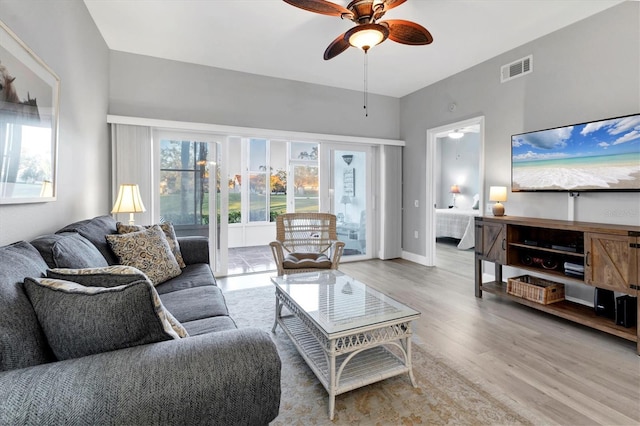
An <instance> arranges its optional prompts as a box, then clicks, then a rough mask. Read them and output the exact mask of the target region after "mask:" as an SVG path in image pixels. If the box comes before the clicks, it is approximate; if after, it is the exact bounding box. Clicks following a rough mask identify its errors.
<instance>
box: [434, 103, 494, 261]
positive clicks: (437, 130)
mask: <svg viewBox="0 0 640 426" xmlns="http://www.w3.org/2000/svg"><path fill="white" fill-rule="evenodd" d="M473 125H479V126H480V133H479V135H480V146H479V150H480V156H479V157H480V159H479V161H480V167H479V170H480V176H479V178H480V193H479V195H480V212H484V116H483V115H481V116H478V117H474V118H470V119H468V120H463V121H458V122H455V123H451V124H446V125H444V126H440V127H434V128H432V129H428V130H427V161H426V165H427V173H426V174H427V176H426V185H425V186H426V191H427V193H426V197H425V201H426V203H425V205H426V206H427V208H426V213H427V221H426V228H427V229H426V232H425V239H426V250H425V259H426V260H425V261H426V266H435V258H436V215H435V209H434V207H435V205H436V147H437V145H436V144H437V142H438V138H439V137H443V136H447V134H448V133H449V132H452V131H454V130H456V129H459V128H462V127H467V126H473Z"/></svg>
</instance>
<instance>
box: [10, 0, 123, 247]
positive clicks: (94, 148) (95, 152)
mask: <svg viewBox="0 0 640 426" xmlns="http://www.w3.org/2000/svg"><path fill="white" fill-rule="evenodd" d="M0 20H2V21H3V22H4V23H5V24H6V25H7V26H8V27H9V28H11V29H12V30H13V31H14V32H15V33H16V34H17V35H18V36H19V37H20V38H21V39H22V41H24V42H25V43H26V45H27V46H29V47H30V48H31V49H32V50H33V51H34V52H35V53H36V55H38V56H39V57H40V58H41V59H42V60H43V61H44V62H45V63H46V64H47V65H49V66H50V67H51V68H52V69H53V70H54V71H55V72H56V74H58V76H59V77H60V80H61V85H60V124H59V134H58V136H59V144H58V200H57V201H55V202H50V203H37V204H16V205H2V206H0V245H2V244H8V243H12V242H14V241H17V240H23V239H25V240H28V239H32V238H33V237H36V236H38V235H41V234H44V233H47V232H51V231H54V230H56V229H58V228H60V227H61V226H64V225H65V224H67V223H69V222H71V221H72V220H77V219H84V218H87V217H92V216H97V215H100V214H106V213H108V212H109V210H110V206H109V205H108V204H109V200H110V194H111V188H110V183H109V182H110V178H109V176H110V170H111V165H110V158H111V152H110V148H109V139H108V127H107V124H106V114H107V106H108V90H109V80H108V78H109V74H108V70H109V50H108V49H107V46H106V44H105V42H104V40H103V39H102V36H101V35H100V33H99V32H98V30H97V28H96V26H95V24H94V22H93V19H92V18H91V16H90V15H89V12H88V11H87V8H86V6H85V5H84V3H83V2H82V1H79V0H78V1H43V0H0ZM1 59H2V58H0V60H1Z"/></svg>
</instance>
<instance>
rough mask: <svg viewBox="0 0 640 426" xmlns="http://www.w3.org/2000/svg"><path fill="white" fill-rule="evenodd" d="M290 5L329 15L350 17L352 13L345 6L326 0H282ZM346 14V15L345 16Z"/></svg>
mask: <svg viewBox="0 0 640 426" xmlns="http://www.w3.org/2000/svg"><path fill="white" fill-rule="evenodd" d="M284 1H285V3H289V4H290V5H291V6H295V7H299V8H300V9H304V10H308V11H309V12H315V13H320V14H322V15H329V16H341V17H345V18H347V19H351V17H352V16H353V14H352V13H351V12H350V11H349V10H348V9H347V8H345V7H343V6H340V5H339V4H335V3H332V2H330V1H326V0H284ZM345 15H346V16H345Z"/></svg>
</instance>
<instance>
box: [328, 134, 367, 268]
mask: <svg viewBox="0 0 640 426" xmlns="http://www.w3.org/2000/svg"><path fill="white" fill-rule="evenodd" d="M328 152H329V158H330V162H331V164H330V170H331V174H330V180H331V183H330V187H331V188H332V189H333V191H331V192H332V194H333V200H332V203H331V204H332V206H333V210H332V212H333V213H334V214H335V215H336V217H337V222H338V225H337V231H338V239H339V240H340V241H343V242H344V243H345V248H344V255H343V256H344V260H361V259H369V258H371V255H372V253H373V250H372V247H371V246H372V244H371V243H370V241H371V232H372V226H371V217H372V216H371V212H370V206H372V205H373V201H372V200H373V198H372V195H371V193H372V184H371V182H372V176H371V173H370V170H371V161H372V160H371V156H372V155H371V148H369V147H353V146H339V145H331V146H330V147H329V151H328ZM368 218H369V219H368Z"/></svg>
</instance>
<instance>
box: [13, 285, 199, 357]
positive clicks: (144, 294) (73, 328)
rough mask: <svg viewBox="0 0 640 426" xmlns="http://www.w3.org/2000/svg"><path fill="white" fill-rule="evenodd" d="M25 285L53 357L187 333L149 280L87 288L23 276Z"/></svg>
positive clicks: (122, 346)
mask: <svg viewBox="0 0 640 426" xmlns="http://www.w3.org/2000/svg"><path fill="white" fill-rule="evenodd" d="M24 288H25V291H26V292H27V295H28V296H29V299H30V300H31V304H32V305H33V308H34V310H35V312H36V316H37V317H38V322H39V323H40V326H41V327H42V330H43V331H44V334H45V336H46V338H47V342H48V343H49V346H50V347H51V349H52V351H53V353H54V355H55V357H56V358H57V359H58V360H65V359H70V358H78V357H82V356H86V355H91V354H96V353H102V352H107V351H113V350H116V349H123V348H128V347H132V346H138V345H145V344H148V343H153V342H160V341H164V340H171V339H179V338H180V337H186V336H187V332H186V330H184V327H182V326H181V325H180V324H179V323H178V322H177V320H176V319H175V318H173V316H172V315H171V314H170V313H169V312H168V311H167V310H166V309H165V308H164V306H163V305H162V302H161V301H160V298H159V297H158V293H157V292H156V289H155V288H154V287H153V285H152V284H151V283H150V282H149V281H148V280H139V281H134V282H132V283H130V284H127V285H121V286H117V287H86V286H83V285H81V284H77V283H73V282H69V281H64V280H56V279H50V278H37V279H34V278H26V279H25V282H24ZM174 326H175V327H177V328H178V330H179V331H178V332H177V331H176V330H175V329H174ZM180 329H181V330H180Z"/></svg>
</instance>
